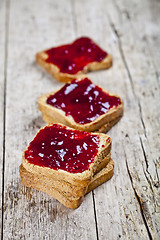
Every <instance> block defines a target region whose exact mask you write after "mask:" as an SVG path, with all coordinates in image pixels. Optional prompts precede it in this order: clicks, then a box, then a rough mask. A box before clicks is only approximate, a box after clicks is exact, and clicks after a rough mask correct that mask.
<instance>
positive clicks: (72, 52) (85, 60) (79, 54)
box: [45, 37, 107, 74]
mask: <svg viewBox="0 0 160 240" xmlns="http://www.w3.org/2000/svg"><path fill="white" fill-rule="evenodd" d="M45 53H46V54H47V55H48V58H47V59H46V62H47V63H53V64H55V65H57V66H58V68H59V69H60V71H61V72H63V73H69V74H76V73H77V72H79V71H81V70H83V68H84V67H85V66H86V65H87V64H89V63H91V62H101V61H102V60H103V59H104V58H105V57H106V56H107V53H106V52H105V51H103V50H102V49H101V48H100V47H99V46H98V45H97V44H95V43H94V42H93V41H92V40H91V39H90V38H87V37H82V38H79V39H77V40H76V41H74V42H73V43H71V44H67V45H63V46H60V47H55V48H51V49H49V50H47V51H45Z"/></svg>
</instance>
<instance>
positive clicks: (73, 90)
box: [47, 78, 121, 124]
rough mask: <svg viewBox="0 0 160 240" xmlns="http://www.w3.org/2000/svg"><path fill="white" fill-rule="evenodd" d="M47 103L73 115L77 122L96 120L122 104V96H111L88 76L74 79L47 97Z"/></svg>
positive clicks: (83, 122)
mask: <svg viewBox="0 0 160 240" xmlns="http://www.w3.org/2000/svg"><path fill="white" fill-rule="evenodd" d="M47 103H48V104H50V105H52V106H54V107H56V108H58V109H61V110H63V111H64V112H65V114H66V116H68V115H71V116H72V117H73V119H74V120H75V122H76V123H80V124H86V123H90V122H92V121H94V120H95V119H96V118H98V117H99V116H101V115H102V114H105V113H107V112H108V111H109V110H110V109H111V108H113V107H115V108H117V107H118V106H119V105H120V104H121V100H120V98H118V97H116V96H111V95H109V94H108V93H106V92H104V91H103V90H102V89H101V88H100V87H98V86H96V85H95V84H93V83H92V82H91V81H90V80H89V79H88V78H84V79H82V80H80V81H79V80H76V79H75V80H73V81H72V82H71V83H68V84H66V85H64V87H62V88H61V89H60V90H59V91H57V92H56V93H55V94H53V95H51V96H49V97H48V98H47Z"/></svg>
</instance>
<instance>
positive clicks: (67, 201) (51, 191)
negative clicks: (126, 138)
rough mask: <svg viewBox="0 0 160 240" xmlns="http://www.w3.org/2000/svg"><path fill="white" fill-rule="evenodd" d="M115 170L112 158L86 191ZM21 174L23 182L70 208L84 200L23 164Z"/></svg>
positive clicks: (101, 182) (105, 179)
mask: <svg viewBox="0 0 160 240" xmlns="http://www.w3.org/2000/svg"><path fill="white" fill-rule="evenodd" d="M113 172H114V162H113V160H112V159H111V160H110V162H109V163H108V164H107V166H106V167H105V168H103V169H102V170H101V171H100V172H99V173H97V174H96V175H95V176H94V177H93V178H92V179H91V181H90V183H89V185H88V188H87V190H86V193H89V192H90V191H92V190H93V189H95V188H96V187H98V186H100V185H101V184H103V183H104V182H106V181H108V180H109V179H110V178H111V177H112V176H113ZM20 176H21V181H22V183H23V184H24V185H25V186H27V187H30V188H34V189H37V190H40V191H42V192H45V193H47V194H48V195H50V196H52V197H53V198H55V199H57V200H58V201H59V202H61V203H62V204H63V205H64V206H66V207H68V208H73V209H75V208H77V207H79V206H80V204H81V203H82V200H83V196H82V197H80V198H76V197H73V196H68V194H66V192H61V191H59V189H57V188H54V187H52V184H51V181H46V179H45V178H43V177H42V178H39V176H38V177H37V175H35V174H33V173H31V172H29V171H27V170H26V169H25V168H24V167H23V165H21V166H20Z"/></svg>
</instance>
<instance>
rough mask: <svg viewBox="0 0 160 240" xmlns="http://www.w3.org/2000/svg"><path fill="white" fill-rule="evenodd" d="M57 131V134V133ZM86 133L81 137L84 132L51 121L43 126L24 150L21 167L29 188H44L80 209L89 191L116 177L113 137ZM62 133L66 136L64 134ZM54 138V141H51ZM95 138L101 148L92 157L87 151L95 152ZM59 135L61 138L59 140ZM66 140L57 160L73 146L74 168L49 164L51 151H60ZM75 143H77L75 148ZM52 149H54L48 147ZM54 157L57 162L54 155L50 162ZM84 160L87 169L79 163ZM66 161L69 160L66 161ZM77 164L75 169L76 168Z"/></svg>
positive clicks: (66, 203) (67, 203)
mask: <svg viewBox="0 0 160 240" xmlns="http://www.w3.org/2000/svg"><path fill="white" fill-rule="evenodd" d="M47 130H49V132H50V133H51V135H47V140H46V138H45V136H46V134H47ZM55 131H56V135H55V134H54V132H55ZM83 133H84V132H83ZM84 134H85V136H82V137H81V131H77V130H74V129H71V128H68V127H65V126H63V125H60V124H51V125H48V126H46V127H44V128H42V129H40V131H39V132H38V133H37V135H36V137H35V138H34V139H33V141H32V142H31V143H30V145H29V146H28V147H27V149H26V150H25V152H24V155H23V163H22V165H21V166H20V176H21V180H22V183H24V185H26V186H27V187H31V188H34V189H37V190H41V191H43V192H45V193H47V194H49V195H51V196H53V197H54V198H55V199H57V200H59V201H60V202H61V203H63V204H64V205H65V206H66V207H69V208H77V207H78V206H79V205H80V204H81V202H82V200H83V197H84V195H85V194H86V193H88V192H90V191H91V190H93V189H94V188H96V187H97V186H99V185H101V184H102V183H103V182H105V181H107V180H109V179H110V178H111V177H112V175H113V168H114V163H113V160H112V159H111V154H110V150H111V138H110V137H109V136H107V135H105V134H103V133H88V132H87V133H84ZM60 135H63V137H61V136H60ZM79 135H80V137H79ZM86 136H87V137H88V136H90V137H92V138H93V139H88V140H89V141H88V140H87V139H86ZM50 137H51V142H50V141H49V139H50ZM95 137H96V138H98V139H99V141H98V144H97V146H96V147H97V151H96V152H94V151H93V154H90V156H88V153H87V152H88V151H89V152H90V151H92V147H93V146H92V147H90V141H91V140H93V144H94V141H95V139H94V138H95ZM57 138H58V140H56V139H57ZM37 139H39V140H37ZM48 141H49V142H48ZM65 141H67V142H65ZM53 142H56V145H55V146H53V147H52V146H50V145H51V143H53ZM62 142H63V145H61V146H62V147H61V148H60V150H62V149H63V151H60V154H58V155H56V161H59V162H61V161H62V159H61V157H62V156H63V155H64V153H65V154H66V148H68V146H70V148H68V151H69V155H68V156H72V159H71V160H70V162H69V163H71V161H72V164H70V168H66V165H65V167H64V166H59V167H58V168H57V166H51V165H50V164H49V165H47V163H46V161H48V158H49V157H50V153H51V152H52V154H53V156H54V155H55V154H56V153H57V151H59V147H58V145H59V144H61V143H62ZM81 143H82V144H81ZM88 143H89V144H88ZM84 144H85V145H84ZM42 145H43V146H44V147H45V148H46V149H47V153H46V152H45V151H43V150H42V149H43V147H42ZM74 146H76V148H75V149H74ZM49 148H51V149H50V150H48V149H49ZM73 149H74V150H73ZM95 149H96V148H95V147H94V150H95ZM79 151H80V153H79ZM92 156H93V158H92ZM37 158H38V159H39V162H38V161H37ZM87 158H88V159H87ZM91 159H92V161H91ZM52 160H53V161H54V158H53V159H50V161H52ZM80 160H81V161H82V166H83V168H82V166H81V164H78V162H79V161H80ZM64 161H65V159H64ZM90 161H91V162H90ZM39 163H40V164H39ZM64 164H67V163H65V162H64ZM77 165H78V167H77ZM74 166H75V170H73V169H74ZM71 167H73V169H72V168H71Z"/></svg>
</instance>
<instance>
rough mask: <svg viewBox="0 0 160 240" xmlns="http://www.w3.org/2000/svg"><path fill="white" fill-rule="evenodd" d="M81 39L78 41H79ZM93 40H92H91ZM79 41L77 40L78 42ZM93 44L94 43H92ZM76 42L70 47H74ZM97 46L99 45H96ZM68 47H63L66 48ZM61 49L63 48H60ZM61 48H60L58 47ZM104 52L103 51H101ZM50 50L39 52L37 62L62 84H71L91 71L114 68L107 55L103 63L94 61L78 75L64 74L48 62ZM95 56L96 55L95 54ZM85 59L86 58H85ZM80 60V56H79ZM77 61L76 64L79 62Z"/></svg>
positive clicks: (56, 66)
mask: <svg viewBox="0 0 160 240" xmlns="http://www.w3.org/2000/svg"><path fill="white" fill-rule="evenodd" d="M79 40H80V39H78V41H79ZM90 40H91V39H90ZM76 41H77V40H76ZM91 41H92V40H91ZM92 42H93V41H92ZM73 44H74V42H73V43H72V44H70V45H73ZM94 44H95V45H96V46H97V44H96V43H94ZM65 46H66V45H64V46H62V47H65ZM60 47H61V46H60ZM58 48H59V47H58ZM50 50H51V49H50ZM101 50H102V49H101ZM48 51H49V49H48V50H44V51H41V52H38V53H37V54H36V61H37V63H38V64H39V65H40V66H42V67H43V68H44V69H45V70H46V71H47V72H48V73H50V74H51V75H52V76H53V77H54V78H56V79H57V80H59V81H61V82H70V81H72V80H73V79H75V78H77V77H79V76H83V75H84V74H85V73H87V72H89V71H96V70H101V69H107V68H110V67H111V66H112V57H111V55H109V54H106V56H105V57H104V58H103V59H102V60H101V61H96V60H95V61H92V62H89V63H88V64H86V65H85V66H84V67H83V69H82V70H79V71H78V72H76V73H74V74H73V73H72V74H70V73H68V72H62V70H61V69H60V67H59V66H58V65H56V64H54V63H53V62H47V59H48V54H47V52H48ZM94 54H95V53H94ZM64 57H66V55H64V54H63V55H62V60H63V59H64ZM83 57H84V56H83ZM81 58H82V56H81V57H80V58H79V61H81ZM77 59H78V56H77ZM77 59H76V62H77Z"/></svg>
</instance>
